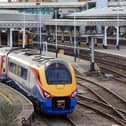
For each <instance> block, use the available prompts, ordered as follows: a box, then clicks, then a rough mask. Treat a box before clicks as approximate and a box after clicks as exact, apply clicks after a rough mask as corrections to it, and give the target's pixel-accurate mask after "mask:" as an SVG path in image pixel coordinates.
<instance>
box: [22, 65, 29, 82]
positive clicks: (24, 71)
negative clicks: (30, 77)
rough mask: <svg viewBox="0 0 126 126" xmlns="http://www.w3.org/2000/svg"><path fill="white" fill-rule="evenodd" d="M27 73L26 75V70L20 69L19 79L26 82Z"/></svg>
mask: <svg viewBox="0 0 126 126" xmlns="http://www.w3.org/2000/svg"><path fill="white" fill-rule="evenodd" d="M27 73H28V71H27V69H26V68H23V67H21V77H22V78H23V79H24V80H27Z"/></svg>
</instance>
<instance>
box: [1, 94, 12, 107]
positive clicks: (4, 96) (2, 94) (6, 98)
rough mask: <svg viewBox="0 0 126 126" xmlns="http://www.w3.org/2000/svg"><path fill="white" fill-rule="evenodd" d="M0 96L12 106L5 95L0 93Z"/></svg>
mask: <svg viewBox="0 0 126 126" xmlns="http://www.w3.org/2000/svg"><path fill="white" fill-rule="evenodd" d="M0 95H1V96H2V97H3V98H4V99H5V100H6V101H7V102H8V103H9V104H10V105H12V104H13V103H12V101H11V100H10V99H9V98H8V97H7V96H5V95H4V94H2V93H0Z"/></svg>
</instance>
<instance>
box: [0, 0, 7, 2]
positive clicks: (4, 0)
mask: <svg viewBox="0 0 126 126" xmlns="http://www.w3.org/2000/svg"><path fill="white" fill-rule="evenodd" d="M7 1H8V0H0V2H7Z"/></svg>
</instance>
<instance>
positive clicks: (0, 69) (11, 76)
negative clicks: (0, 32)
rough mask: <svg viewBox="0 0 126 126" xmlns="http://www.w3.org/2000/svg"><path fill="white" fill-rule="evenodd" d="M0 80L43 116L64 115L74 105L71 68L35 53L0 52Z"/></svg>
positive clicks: (68, 65)
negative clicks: (29, 101) (18, 92)
mask: <svg viewBox="0 0 126 126" xmlns="http://www.w3.org/2000/svg"><path fill="white" fill-rule="evenodd" d="M0 79H1V80H2V81H5V82H7V83H8V84H9V85H10V86H13V87H14V88H16V89H17V90H19V91H20V92H23V94H25V95H26V96H27V97H28V98H30V99H32V101H33V103H35V107H36V106H37V107H36V108H39V109H38V110H39V111H40V112H43V113H47V114H51V115H67V114H69V113H72V112H73V111H74V109H75V107H76V104H77V98H76V95H77V84H76V77H75V71H74V68H73V66H72V65H71V64H70V63H67V62H66V61H64V60H62V59H60V58H55V56H51V55H50V54H48V55H40V53H39V52H38V50H33V49H20V48H12V49H11V48H9V47H2V48H0Z"/></svg>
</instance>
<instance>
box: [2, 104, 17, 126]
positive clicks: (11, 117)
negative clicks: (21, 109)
mask: <svg viewBox="0 0 126 126" xmlns="http://www.w3.org/2000/svg"><path fill="white" fill-rule="evenodd" d="M16 115H17V114H16V110H15V108H14V106H12V105H10V104H9V103H7V102H0V126H17V124H16Z"/></svg>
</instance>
